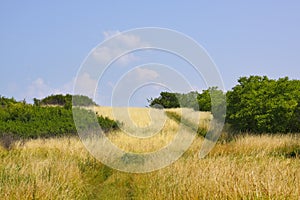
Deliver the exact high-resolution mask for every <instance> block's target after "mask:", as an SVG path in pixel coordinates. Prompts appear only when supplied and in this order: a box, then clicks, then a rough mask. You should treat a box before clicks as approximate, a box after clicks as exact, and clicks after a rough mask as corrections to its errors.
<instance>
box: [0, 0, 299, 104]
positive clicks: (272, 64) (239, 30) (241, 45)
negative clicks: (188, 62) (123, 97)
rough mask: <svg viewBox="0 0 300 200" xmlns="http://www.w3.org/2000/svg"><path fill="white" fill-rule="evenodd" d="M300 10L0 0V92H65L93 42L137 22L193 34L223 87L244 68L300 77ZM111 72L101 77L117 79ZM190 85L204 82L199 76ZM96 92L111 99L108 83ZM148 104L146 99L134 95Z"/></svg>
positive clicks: (292, 5) (234, 4)
mask: <svg viewBox="0 0 300 200" xmlns="http://www.w3.org/2000/svg"><path fill="white" fill-rule="evenodd" d="M299 10H300V1H276V0H274V1H248V2H246V1H223V2H221V1H206V2H204V1H187V2H181V3H180V2H179V1H178V3H177V2H176V3H175V1H147V2H146V1H145V2H142V1H44V2H42V1H30V0H29V1H0V66H1V74H0V75H1V79H0V83H1V84H0V95H3V96H7V97H11V96H13V97H15V98H16V99H17V100H22V99H24V98H26V100H27V101H29V102H30V101H31V100H32V98H33V97H37V98H42V97H44V96H47V95H50V94H52V93H70V92H72V91H73V83H74V78H75V77H76V74H77V72H78V70H79V67H80V65H81V64H82V62H83V60H84V59H85V58H86V56H87V55H88V53H89V52H90V51H91V50H92V49H93V48H94V47H95V46H96V45H98V44H99V43H100V42H102V41H103V40H104V39H105V38H107V37H108V36H109V35H110V34H111V33H115V32H119V31H126V30H129V29H133V28H140V27H162V28H168V29H173V30H176V31H179V32H181V33H184V34H186V35H188V36H190V37H191V38H193V39H194V40H195V41H197V42H198V43H199V44H200V45H202V46H203V47H204V48H205V49H206V50H207V52H208V53H209V55H210V56H211V58H212V59H213V61H214V62H215V64H216V65H217V67H218V69H219V71H220V74H221V76H222V78H223V81H224V85H225V88H226V89H227V90H230V89H231V88H232V87H233V86H234V85H235V84H236V83H237V82H236V81H237V79H238V78H239V77H241V76H249V75H267V76H269V77H271V78H279V77H283V76H288V77H290V78H292V79H299V77H300V68H299V64H300V56H299V53H300V12H299ZM157 56H158V55H157ZM144 57H145V56H144ZM146 57H147V56H146ZM166 57H168V56H166ZM152 58H153V57H152ZM145 60H147V62H148V61H149V62H150V59H149V57H147V59H145ZM140 64H141V63H140ZM111 74H112V77H109V75H108V77H106V79H107V80H109V79H110V78H111V80H114V79H115V80H117V79H116V77H114V76H113V74H114V73H113V72H112V73H111ZM187 76H188V75H187ZM190 76H192V72H191V74H190ZM193 87H195V88H196V89H202V88H204V86H203V82H202V83H200V82H199V85H197V83H193ZM99 88H101V87H99ZM160 89H163V88H160ZM107 90H109V89H107ZM100 94H101V95H103V98H102V99H101V98H100V99H101V100H99V101H100V102H98V103H100V104H109V101H108V100H107V99H105V98H104V96H109V91H107V92H105V88H104V89H103V91H102V93H101V92H100ZM140 94H143V95H140V97H139V98H145V97H146V96H149V97H150V96H151V95H158V94H159V92H158V91H156V93H155V91H150V90H146V91H145V92H140ZM101 95H100V96H101ZM136 96H139V95H138V94H137V95H136ZM145 104H146V101H145V99H144V101H142V100H141V99H138V98H137V100H136V101H134V100H133V101H131V105H132V106H144V105H145Z"/></svg>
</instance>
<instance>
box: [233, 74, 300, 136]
mask: <svg viewBox="0 0 300 200" xmlns="http://www.w3.org/2000/svg"><path fill="white" fill-rule="evenodd" d="M238 82H239V84H238V85H236V86H235V87H234V88H233V89H232V91H229V92H228V93H227V122H228V123H230V124H231V125H232V127H233V128H234V129H235V130H241V131H251V132H256V133H262V132H272V133H288V132H300V81H299V80H289V79H288V78H287V77H286V78H280V79H278V80H272V79H269V78H268V77H266V76H264V77H260V76H250V77H248V78H247V77H242V78H240V79H239V80H238Z"/></svg>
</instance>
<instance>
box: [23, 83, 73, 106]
mask: <svg viewBox="0 0 300 200" xmlns="http://www.w3.org/2000/svg"><path fill="white" fill-rule="evenodd" d="M73 83H74V79H73V80H71V81H69V82H67V83H65V84H63V85H62V86H61V87H59V88H53V87H51V86H50V85H49V84H48V83H46V82H45V81H44V79H42V78H37V79H36V80H34V81H32V82H31V84H30V85H29V86H28V87H27V89H26V91H25V95H24V96H25V97H26V99H27V100H29V101H31V100H32V99H33V98H38V99H41V98H44V97H46V96H49V95H51V94H71V93H72V90H73Z"/></svg>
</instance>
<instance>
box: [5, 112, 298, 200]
mask: <svg viewBox="0 0 300 200" xmlns="http://www.w3.org/2000/svg"><path fill="white" fill-rule="evenodd" d="M110 109H111V108H102V107H101V108H98V112H99V113H100V112H101V114H104V113H105V115H106V116H111V115H110V113H109V112H110V111H109V110H110ZM131 111H134V113H135V114H133V115H132V117H133V118H135V119H136V120H137V124H138V125H140V126H144V125H145V124H146V122H147V123H148V124H149V120H150V117H149V116H150V115H148V114H147V113H148V112H149V111H148V110H147V109H146V108H145V109H134V110H131ZM176 112H177V111H176ZM137 113H143V114H142V115H139V114H137ZM144 115H148V116H144ZM138 120H140V122H139V121H138ZM147 120H148V121H147ZM177 128H178V124H176V123H175V122H174V121H172V120H169V119H167V120H166V122H165V123H164V126H163V129H162V130H161V131H159V132H158V133H157V134H156V135H154V136H153V137H150V138H143V139H136V138H133V137H129V136H128V135H126V134H125V133H122V132H121V131H119V132H116V133H112V134H110V135H109V138H110V139H111V141H113V142H114V143H116V144H117V145H118V146H120V147H121V148H123V149H125V150H130V151H135V152H147V151H153V150H156V149H159V148H161V147H162V146H164V145H166V144H167V143H168V142H171V141H172V139H173V137H174V134H175V133H176V130H177ZM202 142H203V139H202V138H201V137H197V138H196V139H195V140H194V142H193V144H192V145H191V147H190V148H189V149H188V151H187V152H185V153H184V155H183V156H182V157H181V158H180V159H179V160H177V161H176V162H174V163H173V164H171V165H170V166H168V167H166V168H163V169H161V170H158V171H154V172H151V173H146V174H129V173H124V172H120V171H117V170H113V169H110V168H107V167H105V166H104V165H102V164H101V163H100V162H98V161H96V160H95V159H93V158H92V157H91V156H90V154H89V153H88V151H87V150H86V149H85V148H84V146H83V144H82V143H81V141H80V140H79V139H78V138H77V137H72V138H57V139H45V140H43V139H37V140H30V141H27V142H25V143H24V144H21V143H16V144H15V145H14V147H13V148H12V149H10V150H7V149H4V148H0V158H1V162H0V197H1V199H299V197H300V159H299V157H297V155H296V156H288V155H293V154H291V152H298V150H299V151H300V139H299V135H297V134H295V135H291V134H288V135H273V136H272V135H260V136H257V135H256V136H255V135H251V134H249V135H244V136H237V137H236V138H235V139H234V140H232V141H230V142H224V143H223V142H222V143H221V142H220V143H217V145H216V146H215V148H214V149H213V150H212V152H211V153H210V154H209V155H208V156H207V157H205V158H204V159H201V160H200V159H199V158H198V152H199V150H200V147H201V145H202Z"/></svg>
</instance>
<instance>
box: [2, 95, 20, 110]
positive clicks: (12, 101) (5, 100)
mask: <svg viewBox="0 0 300 200" xmlns="http://www.w3.org/2000/svg"><path fill="white" fill-rule="evenodd" d="M15 103H17V101H16V100H15V99H14V98H6V97H3V96H1V95H0V106H1V107H4V106H8V105H11V104H15Z"/></svg>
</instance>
